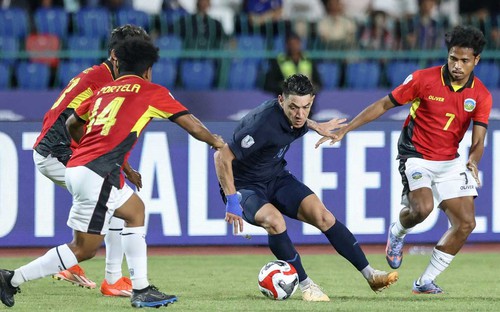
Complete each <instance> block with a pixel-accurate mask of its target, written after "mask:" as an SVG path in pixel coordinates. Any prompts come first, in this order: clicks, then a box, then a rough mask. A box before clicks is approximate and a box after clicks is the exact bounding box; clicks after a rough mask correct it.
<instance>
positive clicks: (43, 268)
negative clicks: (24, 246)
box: [10, 244, 78, 287]
mask: <svg viewBox="0 0 500 312" xmlns="http://www.w3.org/2000/svg"><path fill="white" fill-rule="evenodd" d="M77 263H78V260H76V257H75V254H74V253H73V252H72V251H71V249H69V247H68V245H66V244H64V245H61V246H58V247H54V248H52V249H50V250H49V251H47V252H46V253H45V254H44V255H43V256H41V257H39V258H36V259H35V260H33V261H31V262H30V263H28V264H26V265H23V266H22V267H20V268H19V269H17V270H15V271H14V276H13V277H12V281H11V282H10V283H11V284H12V286H14V287H18V286H19V285H21V284H22V283H24V282H27V281H32V280H35V279H39V278H42V277H45V276H49V275H52V274H55V273H57V272H60V271H64V270H66V269H68V268H70V267H72V266H74V265H75V264H77Z"/></svg>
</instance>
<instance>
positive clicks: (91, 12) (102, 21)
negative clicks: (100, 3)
mask: <svg viewBox="0 0 500 312" xmlns="http://www.w3.org/2000/svg"><path fill="white" fill-rule="evenodd" d="M74 21H75V29H76V30H77V33H78V34H79V35H81V36H87V37H97V38H100V39H102V38H106V37H108V36H109V33H110V30H111V22H110V15H109V12H108V10H106V9H104V8H97V7H96V8H90V7H89V8H84V9H81V10H80V11H78V12H76V14H75V18H74Z"/></svg>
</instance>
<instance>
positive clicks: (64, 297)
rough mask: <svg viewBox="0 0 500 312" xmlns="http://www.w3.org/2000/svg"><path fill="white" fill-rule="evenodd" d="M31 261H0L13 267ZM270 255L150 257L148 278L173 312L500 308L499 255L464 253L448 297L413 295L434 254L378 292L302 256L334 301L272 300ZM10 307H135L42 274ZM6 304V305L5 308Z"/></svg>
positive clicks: (97, 267)
mask: <svg viewBox="0 0 500 312" xmlns="http://www.w3.org/2000/svg"><path fill="white" fill-rule="evenodd" d="M368 259H369V261H370V263H371V265H372V266H373V267H374V268H377V269H382V270H388V269H389V268H388V266H387V264H386V262H385V259H384V255H383V254H370V255H368ZM30 260H31V258H26V257H24V258H0V267H1V268H8V269H13V268H15V267H18V266H20V265H22V264H25V263H26V262H28V261H30ZM270 260H273V257H272V256H271V255H195V256H193V255H172V256H150V257H149V262H148V266H149V278H150V281H151V283H152V284H154V285H156V286H157V287H159V288H160V290H162V291H164V292H166V293H171V294H175V295H177V296H178V298H179V301H178V302H176V303H175V304H173V305H169V306H168V307H166V308H162V309H168V311H500V282H499V274H500V269H499V268H498V263H499V261H500V253H484V254H482V253H463V254H459V255H458V256H457V257H456V258H455V260H454V261H453V262H452V264H451V266H450V267H449V268H448V269H447V270H446V271H445V272H444V273H443V274H441V276H439V277H438V279H437V281H436V283H437V284H438V285H440V286H441V287H442V288H443V289H444V291H445V292H446V293H445V294H443V295H435V296H432V295H413V294H412V293H411V286H412V282H413V280H414V279H415V278H417V277H418V276H419V274H420V273H421V272H422V271H423V269H424V268H425V266H426V265H427V263H428V261H429V255H405V258H404V261H403V265H402V267H401V268H400V269H399V270H398V271H399V274H400V279H399V281H398V282H397V283H396V284H394V285H393V286H391V287H390V288H389V289H386V290H384V291H383V292H381V293H378V294H376V293H374V292H372V291H371V289H370V288H369V286H368V284H367V283H366V281H365V280H364V278H363V277H362V276H361V274H359V273H358V272H357V271H356V269H355V268H354V267H352V266H351V265H350V264H349V263H348V262H347V261H345V260H344V259H343V258H342V257H340V256H339V255H337V254H328V255H303V256H302V262H303V264H304V266H305V268H306V270H307V272H308V274H309V276H310V277H311V278H312V279H313V280H314V281H315V282H316V283H318V284H319V285H321V287H322V288H323V290H324V291H325V292H326V293H327V294H328V295H329V296H330V299H331V301H330V302H317V303H316V302H312V303H311V302H303V301H302V300H301V296H300V290H298V291H297V292H296V293H295V294H294V295H293V296H292V297H291V298H290V299H288V300H285V301H273V300H270V299H267V298H265V297H264V296H263V295H262V294H261V293H260V292H259V290H258V287H257V274H258V272H259V270H260V268H261V267H262V266H263V265H264V264H265V263H266V262H267V261H270ZM82 266H83V267H84V268H85V269H86V271H87V275H88V276H89V277H90V278H91V279H93V280H94V281H96V282H98V283H100V281H101V280H102V278H103V276H104V259H103V258H102V257H97V258H95V259H92V260H90V261H87V262H84V263H83V264H82ZM21 290H22V293H20V294H18V295H16V304H15V306H14V307H13V308H11V309H10V310H11V311H30V312H32V311H85V312H87V311H127V310H128V311H130V310H131V309H132V307H131V306H130V301H129V299H126V298H107V297H103V296H101V294H100V292H99V290H98V289H93V290H89V289H83V288H79V287H76V286H73V285H70V284H69V283H66V282H62V281H56V280H53V279H52V278H44V279H40V280H37V281H32V282H28V283H25V284H23V285H22V287H21ZM7 309H8V308H7V307H5V306H3V305H2V306H0V310H7Z"/></svg>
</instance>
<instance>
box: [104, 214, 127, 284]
mask: <svg viewBox="0 0 500 312" xmlns="http://www.w3.org/2000/svg"><path fill="white" fill-rule="evenodd" d="M123 224H124V221H123V220H122V219H120V218H117V217H111V221H110V224H109V230H108V233H107V234H106V236H105V237H104V242H105V243H106V268H105V272H106V274H105V276H104V278H105V279H106V281H107V282H108V284H110V285H111V284H114V283H116V282H117V281H118V280H119V279H120V278H121V277H122V262H123V248H122V236H121V232H122V230H123Z"/></svg>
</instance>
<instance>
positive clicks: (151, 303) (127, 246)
mask: <svg viewBox="0 0 500 312" xmlns="http://www.w3.org/2000/svg"><path fill="white" fill-rule="evenodd" d="M120 191H121V192H120V197H121V198H120V199H118V200H116V207H119V208H117V209H116V210H115V211H114V216H115V217H118V218H121V219H123V220H125V225H124V227H123V230H122V247H123V251H124V253H125V257H126V258H127V264H128V268H129V272H130V278H131V282H132V289H133V290H132V295H131V303H132V306H134V307H137V308H140V307H160V306H166V305H168V304H169V303H173V302H175V301H177V297H176V296H174V295H167V294H164V293H162V292H160V291H158V289H157V288H156V287H155V286H153V285H150V284H149V281H148V275H147V270H148V267H147V260H148V259H147V245H146V229H145V227H144V218H145V216H144V203H143V202H142V200H141V199H140V198H139V196H137V194H135V193H133V191H132V190H131V189H130V188H128V189H126V188H123V189H121V190H120Z"/></svg>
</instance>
